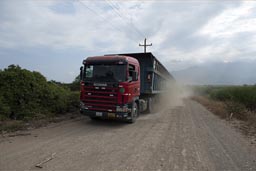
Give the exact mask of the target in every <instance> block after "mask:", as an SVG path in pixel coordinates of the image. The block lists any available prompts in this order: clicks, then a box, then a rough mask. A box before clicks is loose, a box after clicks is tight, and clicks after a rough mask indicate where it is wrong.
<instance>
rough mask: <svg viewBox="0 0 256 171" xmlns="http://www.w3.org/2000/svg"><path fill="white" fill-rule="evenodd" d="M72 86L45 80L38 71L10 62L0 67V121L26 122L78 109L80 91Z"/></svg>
mask: <svg viewBox="0 0 256 171" xmlns="http://www.w3.org/2000/svg"><path fill="white" fill-rule="evenodd" d="M74 84H75V83H74ZM72 86H73V87H76V86H74V85H73V84H69V85H63V84H61V83H57V82H55V81H47V80H46V78H45V77H44V76H43V75H42V74H40V73H39V72H35V71H33V72H31V71H29V70H26V69H22V68H21V67H19V66H15V65H10V66H9V67H8V68H6V69H4V70H0V120H1V121H4V120H10V119H15V120H25V121H26V120H30V119H37V118H38V119H41V118H49V117H53V116H56V115H57V114H63V113H67V112H74V111H77V109H78V107H79V91H71V90H70V88H69V87H72ZM74 89H75V88H74ZM76 90H77V89H76Z"/></svg>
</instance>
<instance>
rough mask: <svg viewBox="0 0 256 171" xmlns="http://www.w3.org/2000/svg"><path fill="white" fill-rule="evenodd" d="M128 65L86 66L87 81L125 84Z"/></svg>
mask: <svg viewBox="0 0 256 171" xmlns="http://www.w3.org/2000/svg"><path fill="white" fill-rule="evenodd" d="M125 80H126V65H85V81H99V82H102V81H103V82H123V81H125Z"/></svg>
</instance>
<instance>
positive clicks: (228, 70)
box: [171, 61, 256, 85]
mask: <svg viewBox="0 0 256 171" xmlns="http://www.w3.org/2000/svg"><path fill="white" fill-rule="evenodd" d="M171 73H172V74H173V76H174V77H175V79H176V80H178V81H179V82H181V83H185V84H210V85H216V84H222V85H241V84H256V61H250V62H230V63H212V64H205V65H199V66H195V67H190V68H187V69H184V70H180V71H172V72H171Z"/></svg>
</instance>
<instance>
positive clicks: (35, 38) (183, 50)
mask: <svg viewBox="0 0 256 171" xmlns="http://www.w3.org/2000/svg"><path fill="white" fill-rule="evenodd" d="M255 33H256V2H253V1H243V2H242V1H223V2H221V1H218V2H214V1H205V0H193V1H185V0H182V1H167V0H166V1H151V0H147V1H125V2H121V1H107V0H106V1H103V0H102V1H82V0H80V1H79V0H74V1H72V0H66V1H65V0H48V1H47V0H0V69H3V68H6V67H7V66H8V65H10V64H18V65H20V66H21V67H23V68H26V69H29V70H36V71H39V72H41V73H42V74H43V75H45V76H46V77H47V79H48V80H56V81H61V82H72V81H73V80H74V78H75V76H76V75H78V73H79V67H80V66H81V63H82V60H83V59H84V58H86V57H87V56H94V55H104V54H109V53H125V52H143V48H142V47H139V46H138V44H139V43H143V40H144V38H145V37H146V38H147V40H148V43H153V46H152V47H148V51H150V52H152V53H153V54H154V55H155V56H156V57H157V58H158V59H159V60H160V61H161V62H162V63H163V64H164V65H165V66H166V68H167V69H168V70H169V71H174V70H180V69H184V68H187V67H191V66H194V65H199V64H201V65H202V64H205V63H211V62H235V61H240V60H242V61H244V60H246V61H250V60H255V59H256V51H255V50H256V34H255Z"/></svg>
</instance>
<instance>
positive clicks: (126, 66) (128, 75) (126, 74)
mask: <svg viewBox="0 0 256 171" xmlns="http://www.w3.org/2000/svg"><path fill="white" fill-rule="evenodd" d="M83 65H84V66H83V67H81V68H80V79H81V93H80V112H81V113H82V114H84V115H86V116H89V117H90V118H91V119H98V118H115V119H120V120H125V121H127V122H129V123H133V122H135V121H136V118H137V117H138V116H139V113H140V112H144V111H145V112H151V111H152V108H153V101H154V99H155V98H156V97H157V95H159V93H161V92H162V91H163V90H164V89H165V87H166V86H165V85H166V82H167V80H170V79H173V77H172V76H171V75H170V73H169V72H168V71H167V69H166V68H165V67H164V66H163V65H162V64H161V63H160V62H159V61H158V60H157V59H156V58H155V57H154V56H153V54H152V53H130V54H114V55H104V56H94V57H88V58H86V59H85V60H84V61H83Z"/></svg>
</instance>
